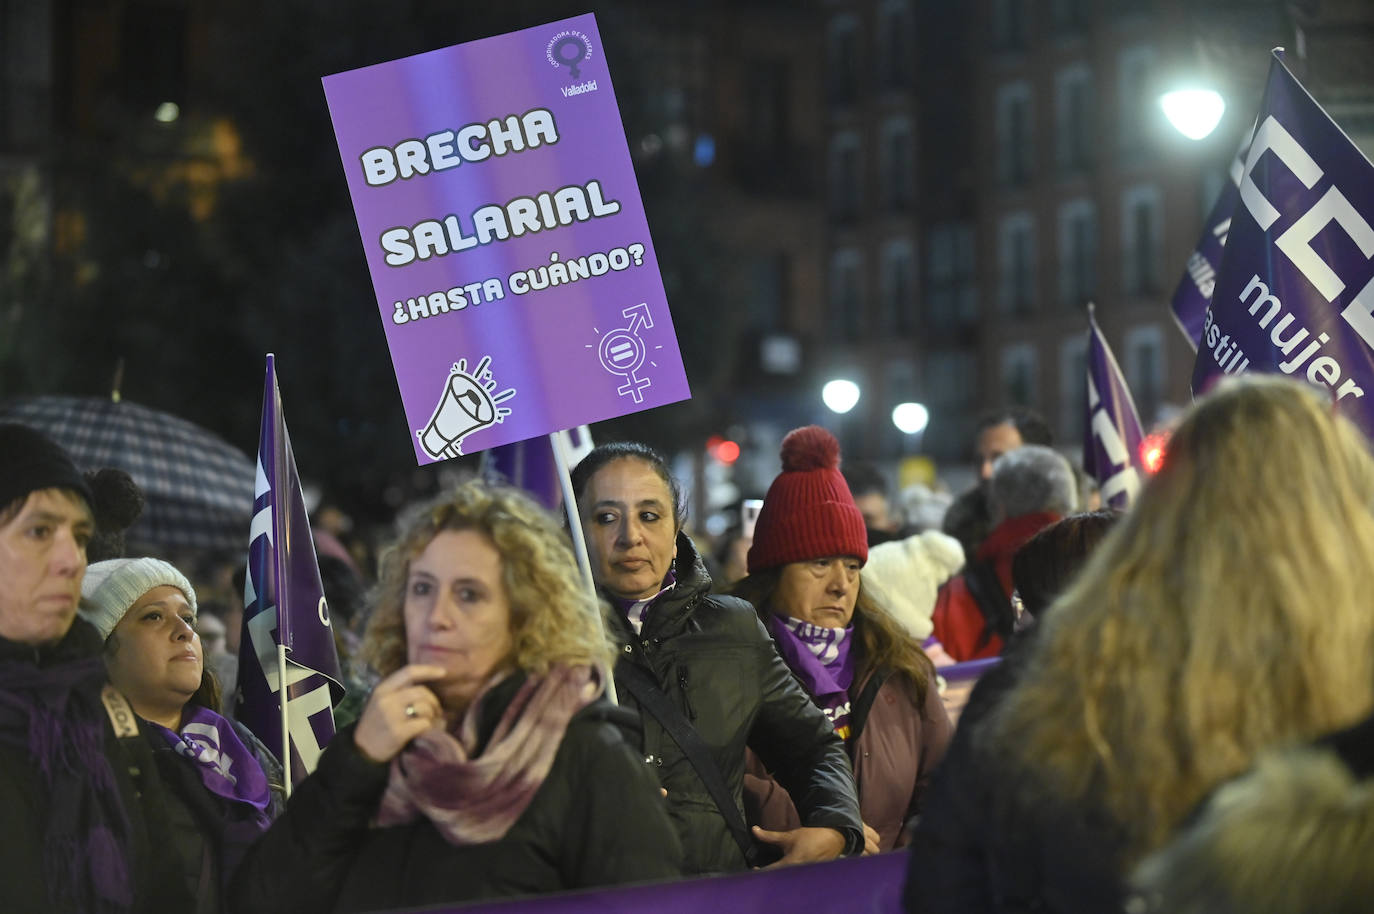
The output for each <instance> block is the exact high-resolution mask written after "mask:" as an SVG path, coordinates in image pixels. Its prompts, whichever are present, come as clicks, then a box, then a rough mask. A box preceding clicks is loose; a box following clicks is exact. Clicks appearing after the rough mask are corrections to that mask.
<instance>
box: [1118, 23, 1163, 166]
mask: <svg viewBox="0 0 1374 914" xmlns="http://www.w3.org/2000/svg"><path fill="white" fill-rule="evenodd" d="M1154 65H1155V49H1154V48H1152V47H1150V46H1149V45H1137V46H1135V47H1131V48H1126V49H1124V50H1123V51H1122V52H1121V57H1120V58H1119V59H1118V61H1117V69H1116V73H1117V116H1118V117H1119V121H1118V123H1117V136H1118V137H1119V139H1120V144H1121V155H1122V158H1123V159H1125V160H1127V161H1136V160H1139V159H1143V158H1148V157H1149V155H1150V152H1151V146H1152V143H1151V136H1152V132H1153V131H1151V129H1150V125H1151V124H1152V123H1157V119H1156V118H1155V105H1154V99H1153V98H1151V94H1152V91H1151V86H1152V73H1153V70H1154Z"/></svg>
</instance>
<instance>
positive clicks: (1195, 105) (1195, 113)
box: [1159, 89, 1226, 140]
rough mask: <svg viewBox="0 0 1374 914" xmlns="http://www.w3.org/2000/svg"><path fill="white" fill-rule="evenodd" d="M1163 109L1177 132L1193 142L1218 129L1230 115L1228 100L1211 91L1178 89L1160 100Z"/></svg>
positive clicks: (1162, 96)
mask: <svg viewBox="0 0 1374 914" xmlns="http://www.w3.org/2000/svg"><path fill="white" fill-rule="evenodd" d="M1159 106H1160V107H1161V108H1163V109H1164V116H1165V117H1167V118H1168V119H1169V123H1171V124H1173V125H1174V129H1175V130H1177V131H1178V132H1179V133H1181V134H1183V135H1184V136H1186V137H1187V138H1188V139H1190V140H1200V139H1202V138H1203V137H1206V136H1207V135H1209V134H1210V133H1211V132H1212V131H1213V130H1215V129H1216V127H1217V124H1219V123H1220V122H1221V116H1222V115H1223V114H1225V113H1226V101H1225V100H1224V99H1223V98H1222V97H1221V94H1220V93H1218V92H1215V91H1213V90H1211V89H1177V90H1175V91H1173V92H1166V93H1164V94H1163V95H1161V96H1160V98H1159Z"/></svg>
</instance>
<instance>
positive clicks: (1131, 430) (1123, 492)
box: [1083, 306, 1145, 508]
mask: <svg viewBox="0 0 1374 914" xmlns="http://www.w3.org/2000/svg"><path fill="white" fill-rule="evenodd" d="M1087 368H1088V420H1087V423H1086V424H1085V425H1084V428H1085V429H1087V430H1088V433H1087V434H1085V435H1084V436H1083V470H1084V472H1086V473H1087V474H1088V475H1089V476H1091V477H1093V479H1096V480H1097V485H1098V488H1099V489H1100V491H1101V492H1102V503H1103V504H1104V505H1110V506H1112V507H1113V508H1128V507H1130V504H1131V501H1132V500H1133V499H1134V498H1135V494H1136V492H1138V491H1140V475H1141V472H1140V442H1141V440H1142V439H1143V438H1144V437H1145V435H1144V432H1142V431H1141V429H1140V416H1139V415H1137V414H1136V411H1135V401H1134V400H1133V399H1131V391H1130V388H1128V387H1127V386H1126V379H1125V377H1123V376H1122V374H1121V366H1119V365H1117V364H1116V356H1114V355H1112V349H1111V347H1110V346H1108V345H1107V340H1106V338H1105V337H1103V336H1102V328H1101V327H1098V326H1097V318H1096V317H1094V316H1093V312H1092V308H1091V306H1089V308H1088V359H1087Z"/></svg>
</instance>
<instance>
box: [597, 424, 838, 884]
mask: <svg viewBox="0 0 1374 914" xmlns="http://www.w3.org/2000/svg"><path fill="white" fill-rule="evenodd" d="M572 485H573V492H574V494H575V496H576V497H577V506H578V514H579V517H580V518H581V522H582V530H583V532H584V534H585V535H586V539H587V552H588V554H589V556H590V559H591V565H592V575H593V577H594V578H595V579H596V583H597V585H598V586H599V587H600V588H601V591H602V593H603V594H604V595H605V596H606V597H607V598H608V599H609V600H610V602H611V604H612V607H613V609H612V612H611V613H610V616H609V625H610V627H611V633H612V636H613V637H614V638H615V639H616V640H617V641H618V642H619V645H620V654H619V661H618V662H617V664H616V668H615V679H616V688H617V690H618V692H619V695H620V700H621V701H622V702H624V703H626V705H627V706H630V707H635V708H637V709H638V710H639V712H640V718H641V721H642V723H643V731H644V736H643V744H642V750H643V753H644V755H645V757H647V758H650V759H652V764H653V766H654V769H655V771H656V773H657V774H658V779H659V783H660V784H661V785H662V786H663V788H664V789H665V790H666V791H667V792H668V804H669V807H670V809H671V812H672V814H673V818H674V820H675V822H676V824H677V826H678V833H679V834H680V835H681V837H682V842H683V848H684V852H685V854H684V861H685V865H684V869H685V870H686V871H687V872H688V873H710V872H729V871H733V870H741V869H744V868H746V867H747V866H749V865H750V864H752V863H754V862H755V861H756V859H757V858H756V857H755V848H754V846H753V842H754V841H755V840H757V841H760V842H762V843H764V844H767V845H771V846H772V847H773V848H775V853H776V852H781V862H783V863H805V862H810V861H816V860H829V859H832V858H834V857H838V856H840V855H841V854H853V853H858V852H860V851H861V850H862V849H863V831H862V823H861V822H860V820H859V811H858V800H857V798H856V796H855V789H854V777H853V774H852V773H851V772H850V767H849V760H848V759H847V757H846V756H845V752H844V744H843V742H842V741H841V740H840V738H839V736H838V735H837V734H836V733H835V730H834V728H833V727H832V726H831V725H830V722H829V721H828V720H827V719H826V717H825V715H824V714H822V713H821V711H820V709H819V708H817V707H816V706H815V704H813V703H812V701H811V698H810V696H808V695H807V694H806V692H805V691H803V690H802V688H801V686H800V685H798V683H797V680H796V679H795V678H794V677H793V675H792V673H791V671H790V670H789V669H788V668H787V665H786V664H785V663H783V661H782V659H781V658H780V657H779V656H778V654H777V652H776V650H774V648H773V642H772V639H770V638H769V637H768V633H767V632H766V631H765V630H764V628H763V625H762V624H761V623H760V622H759V619H758V616H757V614H756V613H755V612H754V608H753V607H752V606H750V605H749V604H748V603H746V602H744V601H743V600H739V599H736V598H734V597H725V596H717V595H712V594H711V593H710V590H711V578H710V576H709V575H707V573H706V568H705V565H704V564H703V563H702V561H701V558H700V556H698V555H697V552H696V549H695V547H694V546H693V545H692V541H691V539H689V538H688V537H687V536H686V535H685V534H683V533H682V532H681V529H682V523H683V521H684V520H685V519H686V518H685V514H684V510H683V505H682V498H681V489H680V487H679V486H678V485H677V483H676V481H675V480H674V479H673V478H672V476H671V475H670V474H669V472H668V470H667V466H666V464H665V463H664V461H663V458H662V457H660V456H659V455H658V454H657V453H656V452H655V451H653V450H652V449H651V448H648V447H646V446H644V445H642V444H637V443H633V442H615V443H610V444H603V445H601V446H599V447H597V448H596V449H595V450H593V451H592V452H591V453H590V454H589V455H587V457H585V458H584V459H583V460H582V462H581V463H579V464H578V465H577V468H576V469H574V470H573V473H572ZM665 707H666V708H668V709H670V710H671V714H666V713H665V711H664V709H665ZM656 708H657V710H656ZM665 717H666V718H667V719H665ZM675 726H676V727H678V728H685V729H686V730H688V731H690V735H691V736H693V738H695V739H696V740H699V742H698V743H697V746H698V749H697V750H696V754H697V755H698V758H697V759H696V760H695V763H694V760H693V758H692V754H691V753H689V752H688V751H686V750H685V749H684V748H683V746H682V745H681V743H680V741H679V737H675V736H674V735H673V734H672V730H673V728H674V727H675ZM746 747H748V748H750V749H753V750H754V752H755V753H756V754H757V755H758V756H759V758H760V759H762V760H763V762H764V764H765V765H767V766H768V768H769V770H770V771H772V772H774V774H775V776H776V777H777V779H778V781H779V783H781V784H782V785H783V786H784V787H785V788H786V789H787V790H788V792H789V793H790V794H791V795H792V797H793V798H794V800H795V801H796V805H797V811H798V813H799V814H800V819H801V823H802V827H800V828H796V829H792V830H788V831H780V832H766V831H764V830H762V829H758V828H756V829H754V831H753V833H752V834H751V833H750V832H749V831H748V830H746V828H745V826H744V816H743V811H742V790H743V780H744V754H745V752H744V751H745V748H746ZM703 766H705V767H706V768H707V770H706V771H703V770H702V767H703ZM708 780H714V781H717V785H718V786H717V789H716V790H715V791H714V793H715V794H720V796H719V799H718V798H717V796H715V795H713V790H712V789H711V787H710V786H709V785H708Z"/></svg>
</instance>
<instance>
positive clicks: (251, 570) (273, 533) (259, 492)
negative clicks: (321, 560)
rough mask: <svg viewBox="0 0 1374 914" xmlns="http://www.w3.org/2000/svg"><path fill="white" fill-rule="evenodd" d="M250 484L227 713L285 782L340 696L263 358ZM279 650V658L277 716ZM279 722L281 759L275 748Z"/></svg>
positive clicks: (325, 728) (271, 365) (303, 518)
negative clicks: (232, 705) (275, 763)
mask: <svg viewBox="0 0 1374 914" xmlns="http://www.w3.org/2000/svg"><path fill="white" fill-rule="evenodd" d="M255 488H256V491H255V494H254V502H253V524H252V529H251V531H250V532H249V534H248V537H249V539H248V567H247V573H246V575H245V577H244V582H243V605H244V609H243V634H242V637H241V639H240V642H239V681H238V703H237V708H236V711H235V717H237V718H238V719H239V720H240V721H242V722H243V723H244V725H245V726H247V727H248V729H250V730H252V731H253V733H254V734H256V735H257V737H258V739H260V740H262V741H263V743H264V744H265V745H266V746H267V748H268V749H270V750H272V752H273V754H275V755H276V756H277V758H279V759H281V760H282V763H283V765H284V766H285V767H286V768H287V770H288V771H290V772H291V782H292V783H293V784H294V783H298V782H299V781H301V780H302V779H303V778H304V777H305V776H306V775H307V774H309V773H310V772H311V771H313V770H314V769H315V763H316V761H318V759H319V757H320V753H321V752H322V751H323V749H324V746H325V744H326V743H328V742H329V740H330V738H332V737H333V735H334V714H333V705H334V698H335V697H342V694H343V686H342V681H343V677H342V676H341V675H340V672H339V655H338V653H337V651H335V649H334V635H333V631H332V629H331V628H330V623H329V611H328V607H327V604H326V603H325V599H324V587H323V586H321V584H320V569H319V564H318V562H317V560H316V558H315V544H314V542H313V541H312V539H311V534H310V519H309V517H308V515H307V514H306V510H305V499H304V497H303V495H302V493H301V483H300V477H299V475H298V474H297V472H296V457H295V454H293V453H292V451H291V436H290V435H288V434H287V431H286V417H285V416H284V415H282V408H281V393H280V391H279V390H278V388H277V372H276V360H275V359H274V357H273V356H271V355H269V356H268V357H267V382H266V389H265V390H264V392H263V401H262V429H261V433H260V435H259V439H258V472H257V484H256V487H255ZM279 647H284V648H285V653H286V663H285V666H286V671H285V678H286V688H285V691H286V697H287V711H286V714H285V715H283V714H282V709H281V700H280V696H281V692H282V669H281V666H282V664H281V661H280V657H279V651H278V649H279ZM283 717H285V720H286V729H287V734H288V735H287V738H288V739H289V740H290V744H291V745H290V748H291V752H290V753H289V756H288V755H287V754H285V753H284V752H283Z"/></svg>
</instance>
